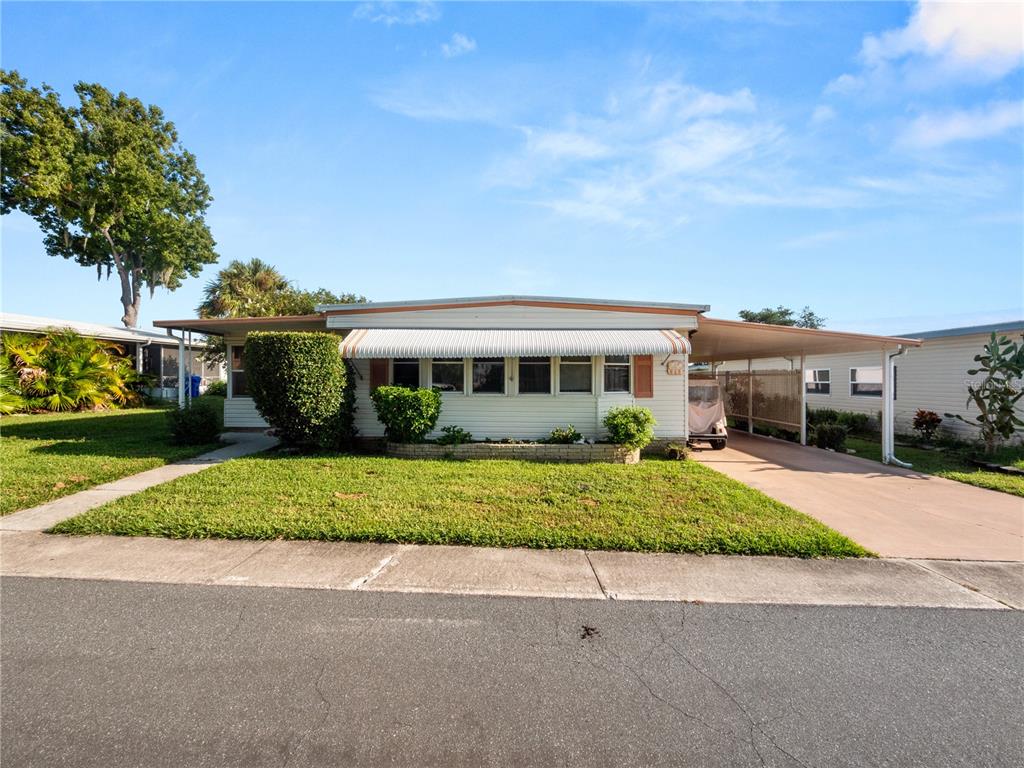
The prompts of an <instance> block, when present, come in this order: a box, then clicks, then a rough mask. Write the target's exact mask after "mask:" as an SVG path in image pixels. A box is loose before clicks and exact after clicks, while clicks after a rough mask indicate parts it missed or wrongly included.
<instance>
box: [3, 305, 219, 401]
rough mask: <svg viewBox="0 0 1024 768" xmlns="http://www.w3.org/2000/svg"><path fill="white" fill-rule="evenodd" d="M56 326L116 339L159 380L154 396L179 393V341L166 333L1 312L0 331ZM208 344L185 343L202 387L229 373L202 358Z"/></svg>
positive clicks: (188, 365)
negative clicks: (200, 378)
mask: <svg viewBox="0 0 1024 768" xmlns="http://www.w3.org/2000/svg"><path fill="white" fill-rule="evenodd" d="M55 328H57V329H60V328H70V329H71V330H73V331H75V332H76V333H78V334H80V335H82V336H88V337H89V338H93V339H103V340H104V341H112V342H114V343H115V344H117V345H118V346H119V347H121V348H122V349H123V350H124V354H125V356H127V357H130V358H131V359H132V360H134V361H135V368H136V370H138V371H140V372H141V373H148V374H150V375H152V376H153V377H154V378H155V379H156V384H157V385H156V386H155V387H153V388H152V390H150V391H151V394H152V395H153V396H154V397H160V398H165V399H173V398H175V397H177V396H178V375H179V374H178V367H179V366H178V356H179V354H180V353H179V343H178V339H177V338H176V337H173V336H168V335H167V333H166V332H159V331H144V330H140V329H138V328H124V327H120V326H113V325H99V324H97V323H85V322H81V321H78V320H61V319H58V318H55V317H36V316H34V315H16V314H13V313H10V312H0V333H28V334H43V333H46V332H47V331H49V330H52V329H55ZM205 346H206V343H205V341H200V340H197V341H195V342H193V343H191V344H190V343H188V341H187V340H186V343H185V364H186V368H187V369H190V370H191V372H192V375H195V376H201V377H202V383H201V385H200V388H201V389H205V388H206V386H207V385H208V384H209V383H210V382H211V381H223V380H224V378H225V376H226V374H225V372H224V371H225V367H224V366H223V365H211V364H209V363H204V362H203V361H202V360H200V359H199V353H200V352H202V350H203V348H204V347H205Z"/></svg>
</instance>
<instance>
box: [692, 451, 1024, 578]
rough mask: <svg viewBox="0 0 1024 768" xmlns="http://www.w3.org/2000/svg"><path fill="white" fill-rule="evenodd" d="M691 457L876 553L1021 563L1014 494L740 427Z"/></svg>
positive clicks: (1021, 518)
mask: <svg viewBox="0 0 1024 768" xmlns="http://www.w3.org/2000/svg"><path fill="white" fill-rule="evenodd" d="M694 456H695V458H696V459H697V460H698V461H700V462H702V463H704V464H706V465H708V466H709V467H712V468H714V469H717V470H718V471H719V472H722V473H723V474H726V475H729V476H730V477H732V478H735V479H736V480H739V481H741V482H743V483H746V484H747V485H749V486H751V487H753V488H757V489H758V490H759V491H762V492H763V493H766V494H768V495H769V496H772V497H773V498H776V499H778V500H779V501H782V502H784V503H786V504H788V505H789V506H791V507H793V508H795V509H798V510H800V511H801V512H804V513H806V514H808V515H811V516H813V517H816V518H817V519H818V520H821V521H822V522H823V523H825V524H826V525H829V526H831V527H832V528H834V529H836V530H837V531H840V532H842V533H845V534H846V535H847V536H849V537H850V538H852V539H853V540H854V541H856V542H858V543H860V544H862V545H863V546H865V547H867V548H868V549H871V550H874V551H875V552H877V553H878V554H880V555H882V556H883V557H908V558H930V559H939V560H946V559H948V560H1018V561H1019V560H1024V499H1021V498H1020V497H1018V496H1011V495H1010V494H1006V493H999V492H998V491H989V490H985V489H983V488H975V487H974V486H970V485H965V484H964V483H958V482H956V481H954V480H945V479H943V478H941V477H934V476H932V475H926V474H922V473H918V472H914V471H913V470H912V469H911V470H906V469H899V468H897V467H888V466H885V465H883V464H879V463H877V462H874V461H869V460H868V459H862V458H858V457H856V456H847V455H842V454H836V453H831V452H829V451H823V450H820V449H818V448H804V447H802V446H799V445H793V444H791V443H786V442H783V441H781V440H772V439H770V438H764V437H758V436H751V435H748V434H745V433H741V432H730V434H729V447H728V448H726V449H725V450H723V451H710V450H704V451H698V452H696V453H695V454H694Z"/></svg>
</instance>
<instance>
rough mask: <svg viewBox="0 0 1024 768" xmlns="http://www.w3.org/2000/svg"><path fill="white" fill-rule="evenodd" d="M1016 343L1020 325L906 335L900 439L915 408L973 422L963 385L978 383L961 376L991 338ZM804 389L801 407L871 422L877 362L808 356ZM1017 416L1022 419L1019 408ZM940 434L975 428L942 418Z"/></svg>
mask: <svg viewBox="0 0 1024 768" xmlns="http://www.w3.org/2000/svg"><path fill="white" fill-rule="evenodd" d="M993 333H995V334H996V335H997V336H1007V337H1008V338H1010V339H1013V340H1016V341H1018V342H1020V341H1021V337H1022V334H1024V320H1017V321H1011V322H1004V323H995V324H991V325H976V326H969V327H963V328H946V329H942V330H935V331H922V332H919V333H908V334H906V336H909V337H911V338H915V339H919V340H920V341H921V344H920V345H919V346H917V347H914V348H909V349H907V350H906V351H905V352H904V353H903V354H901V355H900V356H898V357H896V358H895V359H894V360H893V365H892V372H893V381H892V384H893V419H894V424H895V429H896V431H897V432H899V433H901V434H910V433H911V432H912V431H913V419H914V414H915V413H916V412H917V411H918V409H924V410H928V411H934V412H935V413H937V414H939V416H944V414H946V413H958V414H961V415H962V416H964V417H965V418H967V419H968V420H971V419H973V418H974V417H975V416H977V414H978V409H977V407H976V406H974V405H973V404H968V402H967V385H968V384H969V383H971V382H972V381H978V380H979V379H980V377H979V376H970V375H969V374H968V373H967V371H968V370H971V369H975V368H977V365H978V363H976V362H975V361H974V357H975V355H978V354H980V353H981V352H982V351H983V348H984V346H985V344H987V343H988V341H989V340H990V339H991V336H992V334H993ZM792 364H793V363H792V360H787V359H785V358H774V359H761V360H754V361H753V367H754V369H755V370H764V371H769V370H780V369H788V368H790V367H792ZM745 365H746V364H745V363H740V362H737V361H732V362H730V363H725V364H723V365H721V366H718V370H719V371H723V372H724V371H742V370H745ZM804 365H805V369H804V386H805V390H806V392H805V397H806V402H807V406H808V407H810V408H811V409H816V408H831V409H834V410H837V411H853V412H855V413H864V414H867V415H869V416H871V417H872V418H874V419H878V418H880V414H881V411H882V372H883V370H882V360H881V359H880V358H879V355H877V354H875V353H873V352H843V353H836V354H828V355H810V356H808V357H807V358H806V360H805V363H804ZM1019 412H1020V413H1021V417H1022V418H1024V403H1022V404H1021V405H1020V408H1019ZM942 429H943V430H946V431H948V432H950V433H952V434H955V435H957V436H959V437H962V438H966V439H975V438H977V437H978V431H977V428H976V427H973V426H971V425H969V424H964V423H963V422H962V421H959V420H957V419H950V418H943V422H942Z"/></svg>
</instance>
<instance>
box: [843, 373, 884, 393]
mask: <svg viewBox="0 0 1024 768" xmlns="http://www.w3.org/2000/svg"><path fill="white" fill-rule="evenodd" d="M850 394H851V395H853V396H856V397H881V396H882V368H881V367H880V366H879V367H877V368H851V369H850Z"/></svg>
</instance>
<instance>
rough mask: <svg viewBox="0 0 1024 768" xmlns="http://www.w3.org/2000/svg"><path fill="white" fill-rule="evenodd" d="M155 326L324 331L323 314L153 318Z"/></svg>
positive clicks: (218, 331) (222, 331)
mask: <svg viewBox="0 0 1024 768" xmlns="http://www.w3.org/2000/svg"><path fill="white" fill-rule="evenodd" d="M153 325H155V326H156V327H157V328H167V329H168V330H175V331H193V332H194V333H203V334H206V335H207V336H228V335H234V334H246V333H249V331H325V330H327V326H326V323H325V322H324V316H323V315H319V314H317V315H286V316H283V317H211V318H201V319H196V320H155V321H154V322H153Z"/></svg>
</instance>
